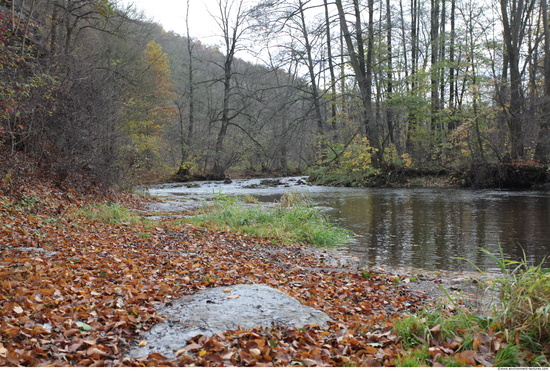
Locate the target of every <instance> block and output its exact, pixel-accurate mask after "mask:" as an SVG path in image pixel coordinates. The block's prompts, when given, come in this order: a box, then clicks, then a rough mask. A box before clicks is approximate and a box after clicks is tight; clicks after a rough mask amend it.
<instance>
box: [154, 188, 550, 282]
mask: <svg viewBox="0 0 550 371" xmlns="http://www.w3.org/2000/svg"><path fill="white" fill-rule="evenodd" d="M293 181H294V179H292V180H291V181H288V179H287V180H284V183H288V184H283V185H280V186H278V187H268V188H251V187H250V184H257V183H254V182H258V180H254V181H247V182H246V183H240V182H234V183H233V184H231V185H225V184H222V183H216V182H214V183H208V184H204V183H199V184H200V187H198V188H187V187H186V186H184V187H181V186H177V187H176V186H171V188H170V187H169V186H167V185H164V186H160V187H159V188H157V189H152V190H151V193H152V194H158V195H175V194H179V197H191V196H192V197H197V196H198V195H203V196H205V197H206V196H212V195H213V193H217V192H223V193H225V194H252V195H256V196H257V197H258V198H259V199H260V200H261V201H273V200H274V199H277V198H278V197H280V196H281V194H283V193H285V192H288V191H289V190H291V189H299V190H301V191H303V192H307V193H309V195H310V196H311V198H312V199H313V200H314V202H315V204H317V205H321V206H325V207H327V209H328V211H327V213H328V215H329V217H330V218H331V220H332V221H334V222H335V223H339V224H340V225H342V226H343V227H345V228H348V229H350V230H352V231H353V232H354V233H355V234H356V235H357V237H356V239H355V241H354V242H353V243H352V244H351V245H349V246H346V247H344V248H343V249H344V250H345V251H346V252H348V253H349V254H350V255H353V256H356V257H357V258H359V259H360V260H361V261H363V262H364V263H367V264H377V265H388V266H407V267H414V268H422V269H429V270H455V271H458V270H473V267H472V265H470V264H469V263H467V262H465V261H463V260H458V259H455V258H456V257H462V258H466V259H468V260H470V261H471V262H472V263H474V264H475V265H476V266H478V267H479V268H481V269H484V270H495V269H496V265H495V264H494V263H493V262H492V261H491V259H490V258H489V257H487V256H486V255H485V254H484V253H482V252H480V251H479V249H478V248H479V247H483V248H486V249H488V250H490V251H492V252H494V253H498V251H499V245H500V246H501V247H502V249H503V251H504V254H505V257H506V258H511V259H514V260H518V259H521V258H522V256H523V252H522V248H523V249H524V250H525V255H526V258H527V261H528V262H530V263H536V264H538V263H539V262H541V261H542V260H543V258H544V257H546V256H547V255H548V254H549V253H550V228H549V226H550V223H549V222H550V213H549V211H550V210H549V209H550V195H548V194H547V193H545V192H534V191H533V192H511V191H494V190H490V191H488V190H459V189H372V188H366V189H364V188H361V189H357V188H332V187H317V186H314V187H310V186H303V185H298V184H296V183H294V182H293ZM546 265H547V266H550V262H547V263H546Z"/></svg>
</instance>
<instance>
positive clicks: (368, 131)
mask: <svg viewBox="0 0 550 371" xmlns="http://www.w3.org/2000/svg"><path fill="white" fill-rule="evenodd" d="M353 5H354V10H355V24H356V26H355V27H356V31H355V36H356V44H357V45H354V43H353V40H352V38H351V33H350V31H349V28H348V24H347V21H346V16H345V12H344V7H343V5H342V0H336V6H337V7H338V16H339V18H340V27H341V29H342V34H343V37H344V41H345V43H346V46H347V49H348V54H349V57H350V62H351V66H352V68H353V72H354V75H355V79H356V81H357V85H358V86H359V91H360V93H361V103H362V111H363V112H362V115H363V127H364V130H365V136H366V138H367V139H368V140H369V142H370V145H371V147H373V148H374V149H375V151H373V152H372V153H371V154H372V157H371V158H372V164H373V166H374V167H376V168H380V167H381V166H382V165H383V157H382V156H383V150H382V148H381V144H380V140H379V136H378V133H377V130H376V127H375V122H374V119H373V111H372V43H373V37H374V35H373V32H374V31H373V29H372V28H373V25H372V16H373V12H374V10H373V1H372V0H369V35H367V42H368V50H367V56H366V58H367V59H366V60H365V51H364V46H363V32H362V22H361V12H360V9H359V2H358V0H353ZM356 49H357V51H356Z"/></svg>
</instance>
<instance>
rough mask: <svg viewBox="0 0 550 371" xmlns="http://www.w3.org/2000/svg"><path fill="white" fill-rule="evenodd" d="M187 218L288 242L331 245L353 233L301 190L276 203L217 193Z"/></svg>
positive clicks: (347, 238)
mask: <svg viewBox="0 0 550 371" xmlns="http://www.w3.org/2000/svg"><path fill="white" fill-rule="evenodd" d="M245 201H246V202H245ZM186 221H190V222H191V223H194V224H197V225H201V226H207V227H209V228H213V229H216V230H230V231H232V232H235V233H240V234H246V235H249V236H255V237H260V238H267V239H271V240H273V242H275V243H285V244H292V243H303V244H308V245H313V246H319V247H332V246H337V245H339V244H342V243H344V242H346V241H348V240H349V239H350V236H351V233H350V232H349V231H347V230H345V229H342V228H339V227H337V226H335V225H333V224H331V223H329V222H328V220H327V218H326V217H325V216H324V215H322V214H321V212H320V211H319V210H317V209H315V208H314V207H313V205H312V203H311V200H310V199H309V197H307V196H306V195H304V194H301V193H298V192H290V193H287V194H285V195H283V197H282V198H281V200H280V201H279V202H278V203H277V204H276V205H275V206H273V207H267V206H265V205H260V204H255V203H253V202H251V200H250V197H247V198H246V200H243V198H240V197H229V196H225V195H218V196H217V197H216V198H215V199H214V201H213V202H212V204H211V205H208V206H205V207H203V208H201V209H200V210H199V212H198V214H197V215H195V216H193V217H191V218H189V219H186Z"/></svg>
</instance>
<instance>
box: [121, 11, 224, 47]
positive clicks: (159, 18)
mask: <svg viewBox="0 0 550 371" xmlns="http://www.w3.org/2000/svg"><path fill="white" fill-rule="evenodd" d="M120 1H121V3H122V4H123V5H129V4H134V5H135V7H136V8H137V9H139V10H143V12H144V13H145V14H146V15H147V16H148V17H150V18H152V19H153V20H154V21H156V22H157V23H160V24H161V25H162V26H163V27H164V29H165V30H166V31H174V32H177V33H179V34H180V35H186V30H185V13H186V9H187V1H186V0H120ZM217 1H218V0H191V1H190V4H189V29H190V33H191V36H192V37H195V38H197V39H200V40H201V41H203V42H205V43H206V44H214V43H215V39H213V36H214V35H216V34H219V33H220V31H219V29H218V26H217V25H216V23H215V21H214V20H213V19H212V16H211V15H210V14H209V13H208V11H209V10H210V12H211V13H212V14H214V15H217Z"/></svg>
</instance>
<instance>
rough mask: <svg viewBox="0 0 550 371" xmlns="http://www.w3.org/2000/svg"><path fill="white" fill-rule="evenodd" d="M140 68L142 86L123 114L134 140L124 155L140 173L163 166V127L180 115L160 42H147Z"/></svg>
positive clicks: (134, 93)
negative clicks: (161, 154)
mask: <svg viewBox="0 0 550 371" xmlns="http://www.w3.org/2000/svg"><path fill="white" fill-rule="evenodd" d="M141 70H142V72H141V74H140V80H141V81H140V84H139V88H138V90H136V91H134V92H133V94H132V96H131V97H130V98H129V99H127V100H126V104H125V109H124V114H123V115H124V131H125V132H126V134H127V135H128V136H129V137H130V138H131V141H132V143H131V144H129V145H128V146H126V147H125V148H124V150H125V151H126V152H127V156H125V157H126V158H128V159H129V162H130V166H132V167H133V168H134V169H135V170H138V172H143V171H150V170H153V169H155V168H156V167H158V165H160V162H161V161H160V160H161V159H160V157H161V156H160V148H161V147H162V135H163V132H164V128H165V127H166V126H167V125H169V124H170V123H171V122H172V121H173V120H175V119H176V117H177V110H176V106H175V104H174V101H173V100H174V98H175V97H176V94H175V93H174V91H173V89H174V86H173V84H172V82H171V81H170V65H169V63H168V56H167V54H166V53H165V52H164V51H163V50H162V47H161V46H160V45H159V44H158V43H157V42H155V41H150V42H149V43H148V44H147V47H146V48H145V51H144V56H143V60H142V61H141Z"/></svg>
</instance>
